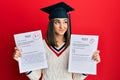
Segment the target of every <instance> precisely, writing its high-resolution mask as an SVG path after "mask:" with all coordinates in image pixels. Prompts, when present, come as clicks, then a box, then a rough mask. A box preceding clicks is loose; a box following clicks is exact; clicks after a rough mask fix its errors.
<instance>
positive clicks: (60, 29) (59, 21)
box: [53, 18, 68, 36]
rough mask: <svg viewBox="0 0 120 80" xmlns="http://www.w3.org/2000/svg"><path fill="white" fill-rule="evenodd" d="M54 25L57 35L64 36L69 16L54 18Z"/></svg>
mask: <svg viewBox="0 0 120 80" xmlns="http://www.w3.org/2000/svg"><path fill="white" fill-rule="evenodd" d="M53 27H54V30H55V34H56V35H61V36H63V35H64V34H65V32H66V31H67V28H68V19H67V18H54V22H53Z"/></svg>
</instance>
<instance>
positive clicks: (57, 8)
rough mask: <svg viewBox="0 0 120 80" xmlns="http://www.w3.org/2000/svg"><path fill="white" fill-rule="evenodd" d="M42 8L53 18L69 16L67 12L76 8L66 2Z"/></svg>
mask: <svg viewBox="0 0 120 80" xmlns="http://www.w3.org/2000/svg"><path fill="white" fill-rule="evenodd" d="M41 10H42V11H44V12H46V13H48V14H49V19H53V18H69V15H68V14H67V13H68V12H70V11H73V10H74V9H73V8H72V7H70V6H69V5H67V4H66V3H64V2H59V3H57V4H54V5H51V6H48V7H45V8H42V9H41Z"/></svg>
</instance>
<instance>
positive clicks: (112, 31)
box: [0, 0, 120, 80]
mask: <svg viewBox="0 0 120 80" xmlns="http://www.w3.org/2000/svg"><path fill="white" fill-rule="evenodd" d="M59 1H60V0H57V1H56V0H52V1H51V0H42V1H40V0H1V1H0V28H1V29H0V80H29V79H28V78H27V77H26V76H25V75H24V74H19V69H18V64H17V62H16V61H14V60H13V59H12V55H13V52H14V47H15V43H14V38H13V34H16V33H21V32H27V31H33V30H39V29H41V30H42V33H43V37H45V33H46V28H47V25H48V24H47V23H48V15H47V14H46V13H44V12H42V11H40V10H39V9H40V8H42V7H45V6H47V5H51V4H53V3H57V2H59ZM63 1H64V2H66V3H68V4H69V5H71V6H72V7H74V8H75V11H73V12H71V20H72V32H73V33H77V34H95V35H99V36H100V38H99V46H98V49H99V50H100V55H101V63H99V64H98V67H97V75H90V76H88V77H87V78H86V80H120V77H119V73H120V69H119V68H120V65H119V62H118V61H119V56H120V54H119V52H120V49H119V45H120V42H119V37H120V36H119V35H120V34H119V31H120V30H119V28H118V27H120V5H119V4H120V1H119V0H63Z"/></svg>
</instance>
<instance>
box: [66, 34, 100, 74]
mask: <svg viewBox="0 0 120 80" xmlns="http://www.w3.org/2000/svg"><path fill="white" fill-rule="evenodd" d="M97 46H98V36H96V35H75V34H72V35H71V41H70V54H69V67H68V71H69V72H73V73H84V74H93V75H96V62H95V61H93V60H92V56H93V53H94V52H95V51H96V50H97Z"/></svg>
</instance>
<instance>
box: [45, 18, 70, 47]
mask: <svg viewBox="0 0 120 80" xmlns="http://www.w3.org/2000/svg"><path fill="white" fill-rule="evenodd" d="M53 23H54V19H51V20H50V22H49V24H48V29H47V34H46V41H47V43H48V44H49V45H51V46H57V43H56V39H55V31H54V27H53ZM64 38H65V47H68V46H69V44H70V28H69V21H68V28H67V31H66V32H65V34H64Z"/></svg>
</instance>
